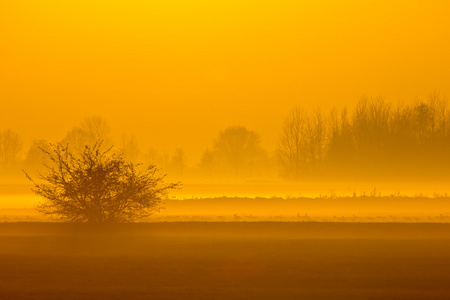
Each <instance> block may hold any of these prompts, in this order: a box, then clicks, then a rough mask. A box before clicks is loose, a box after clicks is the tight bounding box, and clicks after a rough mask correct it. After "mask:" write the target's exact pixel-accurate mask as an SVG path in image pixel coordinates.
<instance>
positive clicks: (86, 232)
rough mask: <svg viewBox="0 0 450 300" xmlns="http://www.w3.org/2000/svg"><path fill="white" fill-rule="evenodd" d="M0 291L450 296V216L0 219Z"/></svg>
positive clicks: (21, 294)
mask: <svg viewBox="0 0 450 300" xmlns="http://www.w3.org/2000/svg"><path fill="white" fill-rule="evenodd" d="M0 299H233V300H234V299H450V224H401V223H395V224H393V223H392V224H391V223H384V224H370V223H152V224H129V225H121V226H116V227H114V228H100V227H95V228H92V227H88V226H81V225H72V224H60V223H59V224H58V223H52V224H51V223H15V224H14V223H4V224H0Z"/></svg>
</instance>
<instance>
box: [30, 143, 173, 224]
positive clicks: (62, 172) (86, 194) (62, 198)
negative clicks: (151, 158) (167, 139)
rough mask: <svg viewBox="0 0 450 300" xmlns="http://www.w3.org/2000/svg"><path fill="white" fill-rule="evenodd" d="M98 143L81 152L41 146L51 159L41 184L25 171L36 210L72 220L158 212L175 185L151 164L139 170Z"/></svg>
mask: <svg viewBox="0 0 450 300" xmlns="http://www.w3.org/2000/svg"><path fill="white" fill-rule="evenodd" d="M100 144H101V143H96V144H95V145H94V146H93V147H90V146H85V149H84V151H83V153H81V154H75V153H73V152H71V151H69V148H68V146H63V145H61V144H56V145H54V144H50V146H51V150H50V151H47V150H44V149H42V151H43V152H44V153H45V154H46V156H47V157H48V159H49V163H48V164H46V170H47V172H46V173H44V174H41V175H40V177H39V179H40V181H39V182H37V181H34V180H33V179H32V178H31V177H30V176H29V175H28V174H27V173H25V174H26V176H27V177H28V179H30V180H31V181H32V182H33V183H34V184H35V187H34V189H33V191H34V192H35V193H36V194H37V195H39V196H41V197H43V199H44V202H42V203H41V204H40V205H39V206H38V208H37V209H38V210H39V211H40V212H42V213H44V214H48V215H56V216H58V217H59V218H60V219H61V220H67V221H73V222H88V223H117V222H132V221H136V220H142V219H143V218H145V217H148V216H149V215H151V214H152V213H154V212H157V211H158V210H159V205H160V203H161V201H162V199H163V197H164V196H165V195H166V194H167V192H168V191H169V190H171V189H174V188H177V187H178V184H173V183H170V184H164V177H165V175H160V174H159V173H158V170H157V169H156V167H155V166H154V165H151V166H150V167H148V168H145V169H139V166H138V165H136V164H133V163H130V162H127V161H125V160H124V159H123V157H122V156H121V155H116V154H110V150H106V151H102V150H101V149H100V148H101V147H100Z"/></svg>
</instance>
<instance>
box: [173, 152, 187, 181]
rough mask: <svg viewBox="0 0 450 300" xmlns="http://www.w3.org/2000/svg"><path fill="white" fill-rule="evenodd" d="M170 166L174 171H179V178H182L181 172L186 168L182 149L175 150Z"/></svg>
mask: <svg viewBox="0 0 450 300" xmlns="http://www.w3.org/2000/svg"><path fill="white" fill-rule="evenodd" d="M171 165H172V167H173V168H174V169H176V170H178V171H180V178H183V170H184V168H185V167H186V155H185V154H184V150H183V149H182V148H177V149H176V150H175V154H174V155H173V157H172V162H171Z"/></svg>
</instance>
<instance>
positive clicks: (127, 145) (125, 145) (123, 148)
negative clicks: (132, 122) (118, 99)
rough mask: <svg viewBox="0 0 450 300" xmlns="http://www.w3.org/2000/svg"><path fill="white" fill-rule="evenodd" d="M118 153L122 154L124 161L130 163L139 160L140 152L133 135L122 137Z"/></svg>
mask: <svg viewBox="0 0 450 300" xmlns="http://www.w3.org/2000/svg"><path fill="white" fill-rule="evenodd" d="M119 153H123V155H124V158H125V159H126V160H129V161H132V162H137V161H138V160H139V157H140V154H141V150H140V149H139V144H138V142H137V139H136V137H135V136H134V135H131V136H127V135H123V136H122V140H121V145H120V149H119Z"/></svg>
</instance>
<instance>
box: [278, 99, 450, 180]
mask: <svg viewBox="0 0 450 300" xmlns="http://www.w3.org/2000/svg"><path fill="white" fill-rule="evenodd" d="M277 154H278V158H279V161H280V167H281V174H282V176H283V177H285V178H290V179H299V178H311V176H313V178H314V177H315V178H331V179H339V178H348V177H354V178H360V179H385V178H394V177H395V178H397V179H405V180H409V179H414V178H421V179H423V178H436V177H440V178H443V177H444V178H445V177H448V176H449V175H450V172H448V171H449V169H450V156H449V155H450V111H449V109H448V107H447V103H446V101H445V100H443V99H441V98H440V97H438V96H436V95H434V96H431V97H430V98H429V99H428V101H427V102H420V103H416V104H410V105H401V104H399V105H393V104H392V103H388V102H385V101H384V100H383V99H361V100H360V101H359V102H358V103H357V105H356V107H355V108H354V109H353V111H352V113H348V110H347V109H343V110H341V111H340V112H338V111H337V110H333V111H331V112H330V113H329V114H328V115H327V117H326V118H325V117H324V114H322V113H321V112H320V111H316V112H313V113H305V112H303V111H302V110H301V109H299V108H296V109H294V110H293V111H292V112H291V114H290V115H289V116H288V117H287V118H286V120H285V124H284V127H283V130H282V133H281V136H280V143H279V147H278V150H277Z"/></svg>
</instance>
